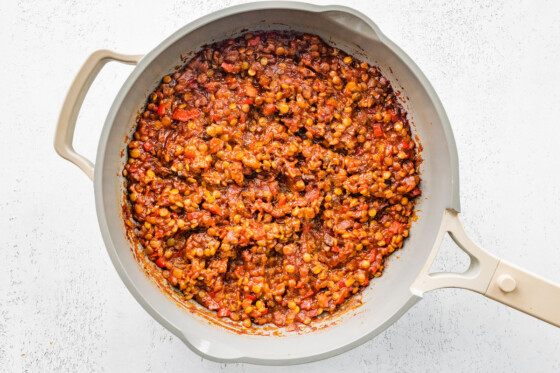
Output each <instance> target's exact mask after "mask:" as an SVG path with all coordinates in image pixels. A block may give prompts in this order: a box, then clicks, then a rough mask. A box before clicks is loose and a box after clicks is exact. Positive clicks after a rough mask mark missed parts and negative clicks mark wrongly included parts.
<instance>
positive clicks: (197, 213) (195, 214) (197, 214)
mask: <svg viewBox="0 0 560 373" xmlns="http://www.w3.org/2000/svg"><path fill="white" fill-rule="evenodd" d="M201 215H202V213H201V212H200V211H195V212H189V213H188V214H187V219H198V218H199V217H200V216H201Z"/></svg>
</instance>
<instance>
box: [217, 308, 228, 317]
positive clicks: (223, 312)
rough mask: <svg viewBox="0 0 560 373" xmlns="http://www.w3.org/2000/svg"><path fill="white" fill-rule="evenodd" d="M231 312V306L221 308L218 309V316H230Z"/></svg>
mask: <svg viewBox="0 0 560 373" xmlns="http://www.w3.org/2000/svg"><path fill="white" fill-rule="evenodd" d="M229 314H230V310H229V308H220V309H219V310H218V317H228V316H229Z"/></svg>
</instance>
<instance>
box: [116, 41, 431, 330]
mask: <svg viewBox="0 0 560 373" xmlns="http://www.w3.org/2000/svg"><path fill="white" fill-rule="evenodd" d="M128 149H129V159H128V162H127V163H126V165H125V167H124V170H123V174H124V176H125V177H126V181H127V191H128V194H127V203H126V204H125V211H126V212H127V213H126V214H125V216H126V217H125V219H126V224H127V226H128V227H129V228H128V229H129V234H131V235H133V236H134V237H136V238H137V240H138V242H139V243H140V244H141V245H142V247H143V249H144V252H145V254H146V256H147V257H148V258H149V259H150V260H152V261H154V262H155V264H156V265H157V266H158V267H160V268H161V270H162V273H163V277H164V278H165V279H166V281H168V282H169V283H170V284H171V285H172V286H174V287H176V288H177V290H178V291H180V292H181V293H183V294H184V298H185V299H187V300H188V299H192V298H194V299H195V300H196V301H197V302H199V303H200V304H202V305H204V306H205V307H207V308H208V309H210V310H214V311H216V313H217V316H218V317H229V318H231V319H232V320H234V321H241V322H242V323H243V325H244V326H246V327H250V326H251V325H252V324H253V323H255V324H266V323H273V324H275V325H277V326H287V327H288V330H289V329H293V328H295V327H296V325H297V323H303V324H309V323H311V322H312V320H313V319H314V318H316V317H318V316H320V315H322V314H325V313H328V312H333V311H335V310H336V309H337V308H338V307H340V305H342V304H343V303H345V302H346V301H347V300H348V299H349V298H351V297H352V296H353V294H356V293H358V292H360V291H361V290H362V289H363V288H364V287H365V286H367V285H368V284H369V282H370V281H371V280H372V279H374V278H375V277H379V276H381V275H382V272H383V269H384V261H385V260H386V258H387V256H388V255H390V254H391V253H392V252H394V251H395V250H397V249H399V248H401V247H402V246H403V242H404V241H405V240H406V237H407V236H408V234H409V228H410V225H411V222H412V219H413V217H414V206H415V203H416V200H417V198H418V196H419V195H421V190H420V187H419V183H420V177H419V171H418V168H419V165H420V162H421V158H420V155H419V153H418V148H417V146H416V144H415V141H414V139H413V138H412V135H411V131H410V125H409V123H408V120H407V116H406V112H405V111H404V109H403V107H402V106H401V105H400V103H399V102H398V99H397V97H396V94H395V92H394V91H393V89H392V87H391V84H390V82H389V81H388V80H387V79H386V78H385V77H384V76H383V75H382V74H381V72H380V70H379V69H378V68H376V67H375V66H370V65H368V64H367V63H365V62H360V61H358V60H357V59H356V58H354V57H352V56H349V55H347V54H346V53H344V52H343V51H341V50H338V49H336V48H334V47H332V46H329V45H327V44H325V43H324V42H323V41H322V40H321V39H320V38H319V37H317V36H314V35H308V34H298V33H287V32H257V33H253V34H245V35H243V36H242V37H239V38H236V39H229V40H225V41H221V42H218V43H215V44H213V45H210V46H207V47H205V48H203V49H202V50H201V51H200V52H199V53H197V54H196V55H195V56H194V57H193V58H192V59H190V60H189V61H188V62H187V63H186V64H185V65H184V66H183V67H182V68H180V69H179V70H177V71H176V72H174V73H172V74H170V75H167V76H164V77H163V79H162V80H161V83H160V84H159V85H158V87H157V88H156V89H155V91H154V92H153V93H151V94H150V95H149V98H148V103H147V105H146V107H145V110H144V111H143V112H142V113H141V114H140V116H139V119H138V123H137V127H136V132H135V133H134V135H133V138H132V139H131V141H130V143H129V144H128Z"/></svg>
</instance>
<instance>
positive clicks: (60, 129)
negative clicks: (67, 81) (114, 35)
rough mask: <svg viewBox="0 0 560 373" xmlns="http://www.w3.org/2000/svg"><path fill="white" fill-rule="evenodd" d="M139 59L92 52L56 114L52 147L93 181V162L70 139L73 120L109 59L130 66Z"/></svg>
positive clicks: (72, 130) (112, 53)
mask: <svg viewBox="0 0 560 373" xmlns="http://www.w3.org/2000/svg"><path fill="white" fill-rule="evenodd" d="M141 58H142V56H141V55H124V54H119V53H115V52H112V51H109V50H98V51H96V52H93V53H92V54H91V55H90V56H89V58H88V59H87V60H86V62H85V63H84V65H83V66H82V68H81V69H80V71H79V72H78V74H77V75H76V78H74V81H73V82H72V85H71V86H70V89H69V90H68V94H67V95H66V99H65V100H64V104H63V105H62V109H61V111H60V116H59V117H58V125H57V127H56V132H55V135H54V149H55V150H56V152H57V153H58V155H60V156H61V157H62V158H64V159H66V160H68V161H70V162H72V163H74V164H75V165H76V166H78V167H79V168H80V169H81V170H82V171H84V172H85V174H86V175H87V176H88V177H89V178H90V180H93V163H92V162H91V161H90V160H89V159H87V158H86V157H84V156H83V155H81V154H78V153H77V152H76V151H75V150H74V147H73V146H72V142H73V139H74V129H75V128H76V120H77V119H78V114H79V113H80V109H81V107H82V103H83V102H84V98H85V97H86V93H87V92H88V90H89V88H90V87H91V84H92V83H93V81H94V80H95V77H96V76H97V74H98V73H99V71H101V68H102V67H103V66H104V65H105V64H106V63H107V62H109V61H119V62H122V63H125V64H129V65H136V64H137V63H138V61H140V59H141Z"/></svg>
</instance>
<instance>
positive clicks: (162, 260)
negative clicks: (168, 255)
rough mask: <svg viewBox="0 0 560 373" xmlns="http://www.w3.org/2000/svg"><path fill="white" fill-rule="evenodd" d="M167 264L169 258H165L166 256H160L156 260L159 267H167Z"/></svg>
mask: <svg viewBox="0 0 560 373" xmlns="http://www.w3.org/2000/svg"><path fill="white" fill-rule="evenodd" d="M166 264H167V260H165V258H164V257H159V258H158V259H157V260H156V265H157V266H158V267H159V268H163V267H165V265H166Z"/></svg>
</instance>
